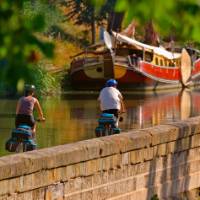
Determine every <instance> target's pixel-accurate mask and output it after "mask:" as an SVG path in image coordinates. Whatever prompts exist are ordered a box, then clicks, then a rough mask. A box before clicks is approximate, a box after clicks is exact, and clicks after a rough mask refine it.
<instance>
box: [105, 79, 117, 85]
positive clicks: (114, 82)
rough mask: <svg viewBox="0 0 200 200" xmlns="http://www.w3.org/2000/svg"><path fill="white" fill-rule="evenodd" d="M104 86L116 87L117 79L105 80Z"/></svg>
mask: <svg viewBox="0 0 200 200" xmlns="http://www.w3.org/2000/svg"><path fill="white" fill-rule="evenodd" d="M106 87H117V81H116V80H115V79H109V80H108V81H107V82H106Z"/></svg>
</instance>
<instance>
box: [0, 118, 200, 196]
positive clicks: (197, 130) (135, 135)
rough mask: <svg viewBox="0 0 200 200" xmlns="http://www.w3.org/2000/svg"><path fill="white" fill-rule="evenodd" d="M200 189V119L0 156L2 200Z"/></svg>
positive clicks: (162, 193) (175, 192)
mask: <svg viewBox="0 0 200 200" xmlns="http://www.w3.org/2000/svg"><path fill="white" fill-rule="evenodd" d="M198 187H200V117H195V118H190V119H188V120H185V121H178V122H175V123H170V124H167V125H160V126H155V127H152V128H147V129H142V130H133V131H129V132H124V133H121V134H118V135H113V136H107V137H102V138H95V139H91V140H86V141H81V142H77V143H73V144H66V145H60V146H56V147H52V148H46V149H41V150H37V151H32V152H26V153H21V154H14V155H11V156H5V157H1V158H0V200H37V199H38V200H40V199H41V200H44V199H45V200H90V199H91V200H96V199H98V200H102V199H109V200H123V199H124V200H129V199H130V200H134V199H135V200H143V199H144V200H147V199H151V197H152V196H153V195H154V194H157V195H158V197H159V198H160V199H164V198H169V197H174V198H175V196H177V195H178V194H179V193H182V192H184V191H189V190H193V189H194V188H198Z"/></svg>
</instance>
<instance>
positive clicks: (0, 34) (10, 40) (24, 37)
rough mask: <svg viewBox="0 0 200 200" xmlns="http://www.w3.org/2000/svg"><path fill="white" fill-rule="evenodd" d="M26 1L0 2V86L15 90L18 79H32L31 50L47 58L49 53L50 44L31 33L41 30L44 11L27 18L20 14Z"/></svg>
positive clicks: (30, 80) (22, 12) (51, 47)
mask: <svg viewBox="0 0 200 200" xmlns="http://www.w3.org/2000/svg"><path fill="white" fill-rule="evenodd" d="M26 2H27V1H25V0H21V1H12V0H7V1H2V2H1V3H0V15H1V18H0V26H1V29H0V87H1V89H2V88H5V87H7V88H9V90H10V89H13V90H16V87H17V85H18V84H19V83H20V82H21V83H23V82H32V81H34V80H33V79H34V76H33V73H34V65H33V63H34V61H35V54H34V52H35V49H38V50H39V49H40V50H41V52H42V53H43V54H44V55H45V56H47V57H51V56H52V54H53V45H52V44H51V43H49V42H44V41H41V40H40V39H39V38H38V37H37V36H36V35H35V33H37V32H42V31H43V30H44V27H45V18H44V14H43V13H38V14H36V15H34V16H33V17H32V18H29V19H28V20H27V16H26V15H25V14H24V4H25V3H26ZM32 9H34V8H32Z"/></svg>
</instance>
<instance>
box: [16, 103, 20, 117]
mask: <svg viewBox="0 0 200 200" xmlns="http://www.w3.org/2000/svg"><path fill="white" fill-rule="evenodd" d="M19 107H20V101H18V102H17V107H16V115H17V114H18V113H19Z"/></svg>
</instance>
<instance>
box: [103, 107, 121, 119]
mask: <svg viewBox="0 0 200 200" xmlns="http://www.w3.org/2000/svg"><path fill="white" fill-rule="evenodd" d="M103 113H109V114H113V115H114V116H115V117H116V118H118V117H119V110H118V109H109V110H104V111H103Z"/></svg>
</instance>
